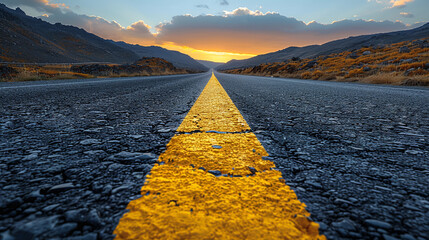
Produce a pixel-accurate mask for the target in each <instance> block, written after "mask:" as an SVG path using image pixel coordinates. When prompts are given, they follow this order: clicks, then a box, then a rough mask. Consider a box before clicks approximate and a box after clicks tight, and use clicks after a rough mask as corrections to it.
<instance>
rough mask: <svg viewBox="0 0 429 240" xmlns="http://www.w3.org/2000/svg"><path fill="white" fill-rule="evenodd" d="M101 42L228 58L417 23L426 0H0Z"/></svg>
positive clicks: (423, 17)
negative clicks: (130, 44) (69, 26)
mask: <svg viewBox="0 0 429 240" xmlns="http://www.w3.org/2000/svg"><path fill="white" fill-rule="evenodd" d="M0 2H2V3H5V4H6V5H7V6H9V7H12V8H15V7H21V8H22V9H23V10H24V11H25V12H26V13H27V14H29V15H31V16H35V17H40V18H42V19H43V20H46V21H48V22H51V23H56V22H60V23H63V24H67V25H73V26H77V27H80V28H83V29H85V30H86V31H88V32H91V33H94V34H96V35H98V36H100V37H103V38H106V39H112V40H116V41H125V42H128V43H133V44H140V45H157V46H162V47H165V48H168V49H172V50H178V51H181V52H184V53H186V54H189V55H191V56H192V57H194V58H196V59H205V60H212V61H222V62H225V61H228V60H231V59H243V58H248V57H252V56H255V55H257V54H263V53H267V52H273V51H277V50H281V49H284V48H287V47H290V46H306V45H311V44H323V43H326V42H329V41H332V40H336V39H340V38H347V37H350V36H356V35H363V34H373V33H380V32H391V31H399V30H405V29H409V28H413V27H418V26H420V25H422V24H423V23H425V22H428V21H429V14H428V12H429V0H299V1H298V0H293V1H292V0H264V1H261V0H259V1H258V0H248V1H242V0H208V1H202V0H157V1H145V0H121V1H117V0H0Z"/></svg>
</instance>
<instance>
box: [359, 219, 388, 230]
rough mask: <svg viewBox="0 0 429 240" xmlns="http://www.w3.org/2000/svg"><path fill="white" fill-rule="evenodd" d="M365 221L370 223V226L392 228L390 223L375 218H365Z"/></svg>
mask: <svg viewBox="0 0 429 240" xmlns="http://www.w3.org/2000/svg"><path fill="white" fill-rule="evenodd" d="M365 223H366V224H368V225H370V226H373V227H376V228H382V229H391V228H392V225H391V224H390V223H387V222H383V221H379V220H375V219H367V220H365Z"/></svg>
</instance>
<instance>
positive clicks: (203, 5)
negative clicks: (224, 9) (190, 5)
mask: <svg viewBox="0 0 429 240" xmlns="http://www.w3.org/2000/svg"><path fill="white" fill-rule="evenodd" d="M195 7H197V8H207V9H209V6H208V5H207V4H198V5H195Z"/></svg>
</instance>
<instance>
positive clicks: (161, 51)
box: [112, 41, 209, 71]
mask: <svg viewBox="0 0 429 240" xmlns="http://www.w3.org/2000/svg"><path fill="white" fill-rule="evenodd" d="M112 43H114V44H116V45H117V46H119V47H122V48H124V49H127V50H130V51H132V52H134V53H135V54H137V55H138V56H139V57H140V58H144V57H146V58H147V57H155V58H163V59H165V60H167V61H169V62H171V63H172V64H173V65H174V66H175V67H177V68H182V69H186V70H191V71H207V70H209V69H208V68H207V67H206V66H204V65H203V64H201V63H199V62H198V61H196V60H195V59H193V58H191V57H190V56H188V55H186V54H183V53H181V52H178V51H172V50H167V49H165V48H162V47H157V46H148V47H145V46H140V45H133V44H128V43H125V42H114V41H112Z"/></svg>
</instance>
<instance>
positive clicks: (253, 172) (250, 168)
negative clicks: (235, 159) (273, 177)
mask: <svg viewBox="0 0 429 240" xmlns="http://www.w3.org/2000/svg"><path fill="white" fill-rule="evenodd" d="M248 168H249V170H250V172H251V173H252V174H255V173H257V172H258V170H256V168H254V167H248Z"/></svg>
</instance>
